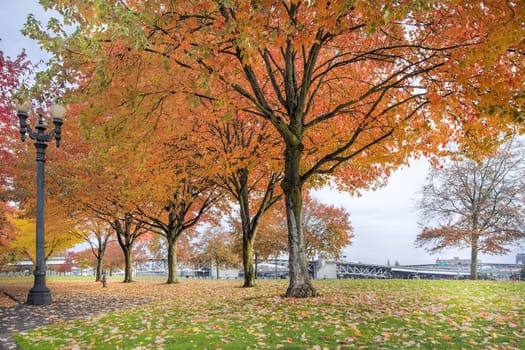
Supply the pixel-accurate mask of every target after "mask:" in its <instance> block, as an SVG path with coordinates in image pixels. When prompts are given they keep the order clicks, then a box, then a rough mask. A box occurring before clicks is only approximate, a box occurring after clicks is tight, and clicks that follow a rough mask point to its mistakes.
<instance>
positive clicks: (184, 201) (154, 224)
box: [137, 178, 218, 284]
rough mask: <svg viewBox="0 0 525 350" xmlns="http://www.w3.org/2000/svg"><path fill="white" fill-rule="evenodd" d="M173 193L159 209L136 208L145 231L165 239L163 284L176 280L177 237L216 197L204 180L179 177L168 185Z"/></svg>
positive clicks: (192, 224) (191, 224) (198, 217)
mask: <svg viewBox="0 0 525 350" xmlns="http://www.w3.org/2000/svg"><path fill="white" fill-rule="evenodd" d="M172 191H173V195H172V197H171V198H167V199H166V201H165V203H164V206H160V209H156V208H158V207H159V206H156V207H155V209H154V210H153V211H149V210H148V208H147V207H146V206H139V207H138V209H137V212H138V220H139V221H140V222H141V223H143V224H144V225H146V226H147V228H148V230H150V231H153V232H155V233H157V234H158V235H160V236H162V237H164V238H165V239H166V242H167V253H168V254H167V255H168V280H167V282H166V283H168V284H170V283H177V282H178V280H177V243H178V241H179V238H180V236H181V235H182V234H183V233H184V232H185V231H187V230H188V229H190V228H192V227H194V226H195V225H196V224H197V223H198V222H199V219H200V218H201V217H202V216H203V215H204V213H206V211H207V210H208V209H209V208H210V207H211V205H212V204H213V203H214V202H215V201H216V200H217V199H218V194H217V193H215V192H214V191H213V188H212V187H211V186H210V185H209V184H207V183H206V182H204V183H200V184H199V183H198V182H197V181H192V179H189V178H187V179H181V180H180V182H179V183H178V185H177V186H176V187H174V188H172Z"/></svg>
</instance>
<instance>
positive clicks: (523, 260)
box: [516, 253, 525, 265]
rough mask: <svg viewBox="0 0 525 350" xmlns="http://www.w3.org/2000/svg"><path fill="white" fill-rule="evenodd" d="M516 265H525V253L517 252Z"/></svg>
mask: <svg viewBox="0 0 525 350" xmlns="http://www.w3.org/2000/svg"><path fill="white" fill-rule="evenodd" d="M516 265H525V253H518V254H516Z"/></svg>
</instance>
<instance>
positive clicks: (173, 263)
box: [166, 236, 179, 284]
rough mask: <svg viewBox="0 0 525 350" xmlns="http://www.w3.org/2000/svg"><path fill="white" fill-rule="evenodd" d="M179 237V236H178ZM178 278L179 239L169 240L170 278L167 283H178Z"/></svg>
mask: <svg viewBox="0 0 525 350" xmlns="http://www.w3.org/2000/svg"><path fill="white" fill-rule="evenodd" d="M176 237H177V236H176ZM178 282H179V281H178V279H177V239H176V238H175V239H169V240H168V280H167V281H166V283H167V284H172V283H178Z"/></svg>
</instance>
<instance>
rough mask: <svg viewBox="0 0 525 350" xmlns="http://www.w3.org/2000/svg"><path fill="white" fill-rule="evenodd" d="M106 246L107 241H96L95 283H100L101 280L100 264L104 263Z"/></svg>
mask: <svg viewBox="0 0 525 350" xmlns="http://www.w3.org/2000/svg"><path fill="white" fill-rule="evenodd" d="M107 244H108V241H107V240H102V239H99V240H98V254H97V276H96V279H95V281H96V282H100V280H101V279H102V262H103V261H104V254H105V253H106V247H107Z"/></svg>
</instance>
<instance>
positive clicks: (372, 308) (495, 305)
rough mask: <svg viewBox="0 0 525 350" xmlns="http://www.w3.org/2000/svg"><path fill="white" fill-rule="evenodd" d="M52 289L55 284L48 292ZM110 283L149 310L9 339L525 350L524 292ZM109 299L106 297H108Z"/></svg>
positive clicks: (398, 283)
mask: <svg viewBox="0 0 525 350" xmlns="http://www.w3.org/2000/svg"><path fill="white" fill-rule="evenodd" d="M58 283H59V282H56V281H55V282H54V284H53V285H54V288H56V287H57V285H58ZM115 284H116V283H113V284H112V286H111V287H113V289H115V291H118V293H122V292H123V291H124V292H125V291H126V289H127V290H128V292H129V293H130V294H134V295H136V294H141V293H144V295H148V296H150V297H152V296H154V297H155V298H154V299H156V300H158V301H156V302H154V303H152V304H149V305H147V306H143V307H138V308H134V309H128V310H121V311H115V312H109V313H107V314H104V315H99V316H97V317H92V318H89V319H77V320H74V321H69V322H63V323H58V324H54V325H51V326H46V327H41V328H37V329H34V330H31V331H28V332H24V333H20V334H16V335H15V339H16V341H17V342H18V345H19V346H20V348H21V349H59V348H65V349H150V348H151V349H163V348H164V349H350V348H365V349H374V348H375V349H393V348H411V349H413V348H423V349H495V348H497V349H525V283H523V282H494V281H490V282H487V281H479V282H473V281H422V280H337V281H316V282H315V286H316V288H318V290H319V292H320V293H321V294H322V295H321V296H320V297H317V298H311V299H290V298H283V297H281V294H283V293H284V291H285V289H286V286H287V284H286V281H259V283H258V287H256V288H250V289H243V288H240V287H239V286H240V284H241V282H240V281H194V280H183V281H181V283H180V284H177V285H166V284H163V283H161V282H159V281H158V280H157V281H154V280H149V281H148V280H143V281H138V282H134V283H131V284H123V283H119V285H118V286H116V285H115ZM107 292H108V293H111V292H112V288H108V290H107Z"/></svg>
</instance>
